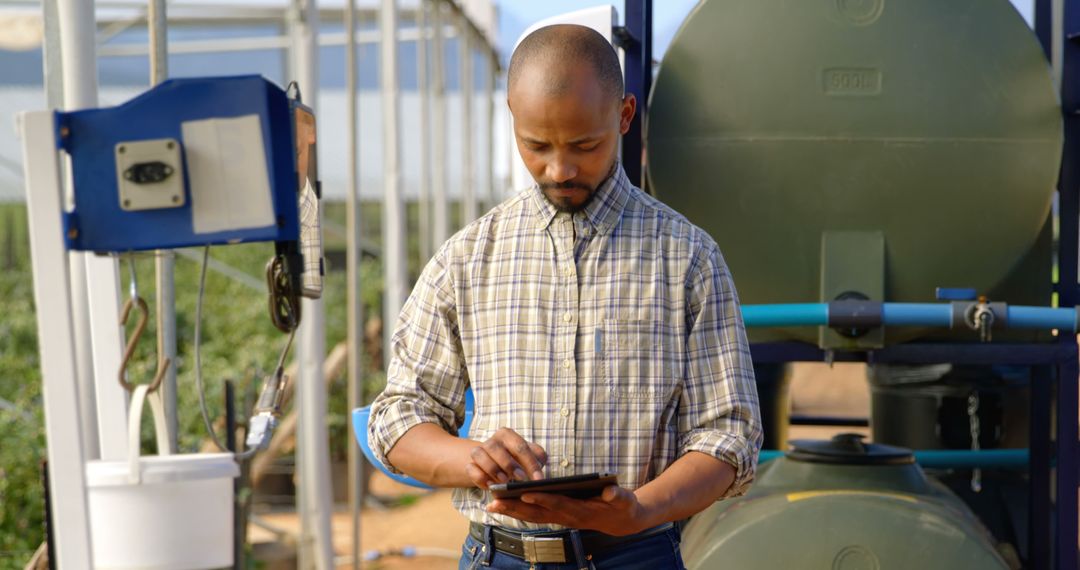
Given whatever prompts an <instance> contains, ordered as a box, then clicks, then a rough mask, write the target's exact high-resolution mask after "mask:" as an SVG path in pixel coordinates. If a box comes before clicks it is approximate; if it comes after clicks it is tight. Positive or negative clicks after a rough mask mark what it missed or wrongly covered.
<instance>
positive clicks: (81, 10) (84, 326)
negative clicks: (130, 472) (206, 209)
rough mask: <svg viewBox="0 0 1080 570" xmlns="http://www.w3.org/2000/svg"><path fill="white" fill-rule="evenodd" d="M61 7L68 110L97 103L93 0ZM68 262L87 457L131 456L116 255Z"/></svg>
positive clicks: (66, 0) (81, 256)
mask: <svg viewBox="0 0 1080 570" xmlns="http://www.w3.org/2000/svg"><path fill="white" fill-rule="evenodd" d="M57 8H58V10H57V15H58V17H59V22H60V57H61V59H62V61H63V63H62V64H61V74H62V77H63V84H64V88H63V90H64V109H65V110H69V111H71V110H76V109H86V108H91V107H96V106H97V104H98V95H97V93H98V84H97V58H96V56H95V48H94V46H95V40H94V33H95V29H94V28H95V26H94V17H95V16H94V3H93V1H92V0H89V1H88V0H61V2H60V3H59V4H58V5H57ZM70 175H71V171H70V168H69V169H68V170H67V179H66V182H67V184H66V187H67V194H68V196H69V200H72V201H73V198H72V196H73V195H72V194H71V179H70ZM68 264H69V267H70V288H71V306H72V317H73V320H74V331H75V338H74V343H75V344H74V346H75V354H76V363H77V364H76V367H77V369H78V370H79V374H78V386H77V388H76V390H77V393H78V396H79V401H80V402H93V403H94V405H95V406H96V414H95V415H94V416H91V417H87V418H83V420H82V421H83V429H95V427H94V424H95V423H96V424H97V425H96V429H97V432H98V444H99V448H98V449H84V450H83V452H84V453H85V454H86V457H87V458H88V459H92V458H97V457H100V458H102V459H120V458H124V457H127V446H126V445H125V441H126V436H125V430H126V423H127V422H126V410H127V394H126V393H125V392H124V390H123V389H122V388H121V387H120V385H119V383H118V382H117V381H116V375H117V374H118V373H119V370H120V356H121V347H122V344H121V343H122V339H123V329H122V328H121V327H120V326H119V325H118V324H117V316H118V315H119V312H120V300H119V296H120V288H119V276H120V272H119V267H118V265H117V263H116V260H115V259H114V258H111V257H98V256H95V255H93V254H87V253H69V254H68ZM95 388H96V389H95ZM85 407H88V406H85ZM95 416H96V417H95Z"/></svg>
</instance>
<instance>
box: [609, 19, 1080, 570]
mask: <svg viewBox="0 0 1080 570" xmlns="http://www.w3.org/2000/svg"><path fill="white" fill-rule="evenodd" d="M1050 5H1051V0H1035V8H1036V11H1035V16H1036V20H1035V30H1036V33H1037V34H1038V36H1039V40H1040V42H1041V43H1042V46H1043V49H1044V50H1045V51H1046V53H1047V57H1048V58H1049V54H1050V51H1051V50H1050V44H1051V40H1050V38H1051V35H1052V26H1053V22H1052V21H1051V18H1050ZM1064 5H1065V8H1064V10H1065V17H1064V22H1063V23H1062V24H1063V37H1064V38H1066V39H1065V47H1064V61H1063V74H1062V82H1061V84H1062V93H1061V101H1062V113H1063V117H1064V124H1065V147H1064V153H1063V158H1062V168H1061V174H1060V181H1059V189H1060V190H1061V191H1059V216H1060V222H1061V223H1060V228H1061V237H1060V240H1059V245H1058V274H1059V281H1060V283H1062V284H1068V285H1059V286H1058V288H1057V292H1058V306H1059V307H1075V306H1076V305H1077V300H1078V297H1080V290H1078V287H1077V270H1078V268H1077V265H1078V259H1077V257H1078V255H1080V114H1078V113H1080V2H1071V1H1067V2H1065V3H1064ZM625 6H626V10H625V12H626V28H627V31H628V32H629V33H630V34H631V35H632V36H633V37H636V38H648V39H650V40H651V29H650V28H651V15H652V1H651V0H626V4H625ZM640 48H641V49H639V50H637V51H636V52H635V51H634V50H628V51H627V54H626V85H627V88H628V90H629V91H630V92H632V93H634V94H635V96H636V97H637V100H638V117H639V120H640V118H642V117H644V116H645V114H646V108H647V106H648V93H649V89H650V86H651V82H652V73H651V71H652V70H651V65H648V62H651V59H652V45H651V41H646V42H643V45H641V46H640ZM643 63H645V65H642V64H643ZM635 126H640V123H637V125H635ZM640 145H641V133H640V131H636V130H634V128H633V127H632V128H631V131H630V132H629V133H627V135H626V136H625V137H624V138H623V156H624V160H623V164H624V168H625V169H626V171H627V174H628V175H631V180H632V181H634V182H635V183H639V184H640V183H641V180H642V179H641V177H640V175H639V176H633V174H634V173H638V172H641V170H642V169H641V167H642V165H641V163H640V162H639V160H638V157H639V156H641V155H640V149H641V146H640ZM751 352H752V353H753V358H754V360H755V362H796V361H823V360H825V359H826V356H830V357H831V356H835V360H852V361H866V362H905V363H943V362H949V363H956V364H963V363H967V364H1028V365H1034V366H1035V368H1034V371H1035V372H1034V373H1033V376H1032V387H1031V388H1032V395H1031V398H1032V401H1031V422H1032V431H1031V442H1030V443H1031V446H1030V459H1029V461H1030V465H1029V475H1030V481H1031V510H1030V516H1031V524H1030V528H1029V536H1030V545H1031V548H1030V555H1029V559H1028V567H1030V568H1034V569H1043V568H1050V567H1051V566H1052V565H1053V567H1055V568H1058V569H1062V570H1065V569H1068V570H1075V569H1076V568H1078V564H1077V560H1078V552H1077V517H1078V514H1077V487H1076V482H1077V481H1078V480H1080V478H1078V456H1080V441H1078V430H1077V416H1078V410H1077V407H1078V406H1077V399H1078V397H1080V394H1078V383H1077V379H1078V377H1080V364H1078V361H1077V344H1076V337H1075V336H1074V335H1071V334H1064V335H1061V337H1060V340H1059V342H1058V343H1054V344H1008V345H1005V344H982V345H967V344H929V343H919V344H908V345H897V346H891V347H887V348H884V349H881V350H876V351H873V352H868V353H863V354H843V353H836V354H835V355H826V353H825V351H823V350H820V349H818V348H817V347H816V346H813V345H807V344H801V343H769V344H755V345H753V346H751ZM1054 372H1056V374H1053V373H1054ZM1055 377H1056V378H1055ZM1055 379H1056V383H1055V382H1054V380H1055ZM1055 384H1056V387H1057V418H1058V419H1057V433H1056V434H1055V435H1056V442H1057V445H1056V457H1055V453H1054V452H1055V449H1054V448H1055V445H1054V442H1053V441H1052V440H1051V428H1050V424H1049V418H1050V416H1051V413H1050V412H1051V410H1052V406H1053V398H1052V396H1053V392H1052V390H1053V387H1052V386H1053V385H1055ZM1055 463H1056V469H1057V480H1058V482H1059V483H1061V482H1072V483H1073V484H1065V485H1062V484H1059V485H1057V496H1056V504H1057V506H1058V508H1056V509H1054V504H1053V503H1052V497H1051V487H1050V476H1051V465H1054V464H1055ZM1051 521H1053V524H1051ZM1055 537H1057V540H1056V541H1055Z"/></svg>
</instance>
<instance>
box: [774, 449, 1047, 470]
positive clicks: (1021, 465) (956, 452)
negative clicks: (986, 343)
mask: <svg viewBox="0 0 1080 570" xmlns="http://www.w3.org/2000/svg"><path fill="white" fill-rule="evenodd" d="M914 454H915V462H916V463H918V464H919V465H920V466H922V467H924V468H928V469H975V468H979V469H1027V468H1028V461H1029V453H1028V450H1026V449H985V450H981V451H970V450H965V449H930V450H923V451H916V452H914ZM783 455H784V452H783V451H776V450H763V451H762V452H761V454H760V455H759V456H758V462H759V463H764V462H766V461H772V460H773V459H776V458H777V457H781V456H783Z"/></svg>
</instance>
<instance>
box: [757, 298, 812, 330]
mask: <svg viewBox="0 0 1080 570" xmlns="http://www.w3.org/2000/svg"><path fill="white" fill-rule="evenodd" d="M742 315H743V321H744V322H745V323H746V326H748V327H781V326H815V325H825V324H827V323H828V321H829V306H828V305H827V304H825V303H790V304H780V305H743V306H742Z"/></svg>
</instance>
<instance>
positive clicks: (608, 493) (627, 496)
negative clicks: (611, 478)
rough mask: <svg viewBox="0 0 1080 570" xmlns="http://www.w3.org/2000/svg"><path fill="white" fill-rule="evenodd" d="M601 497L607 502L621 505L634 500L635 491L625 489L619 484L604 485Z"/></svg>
mask: <svg viewBox="0 0 1080 570" xmlns="http://www.w3.org/2000/svg"><path fill="white" fill-rule="evenodd" d="M600 498H601V499H602V500H603V501H604V502H605V503H610V504H612V505H620V504H625V503H629V502H632V501H633V493H631V492H630V491H627V490H626V489H623V488H622V487H620V486H618V485H608V486H607V487H604V491H603V492H602V493H600Z"/></svg>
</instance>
